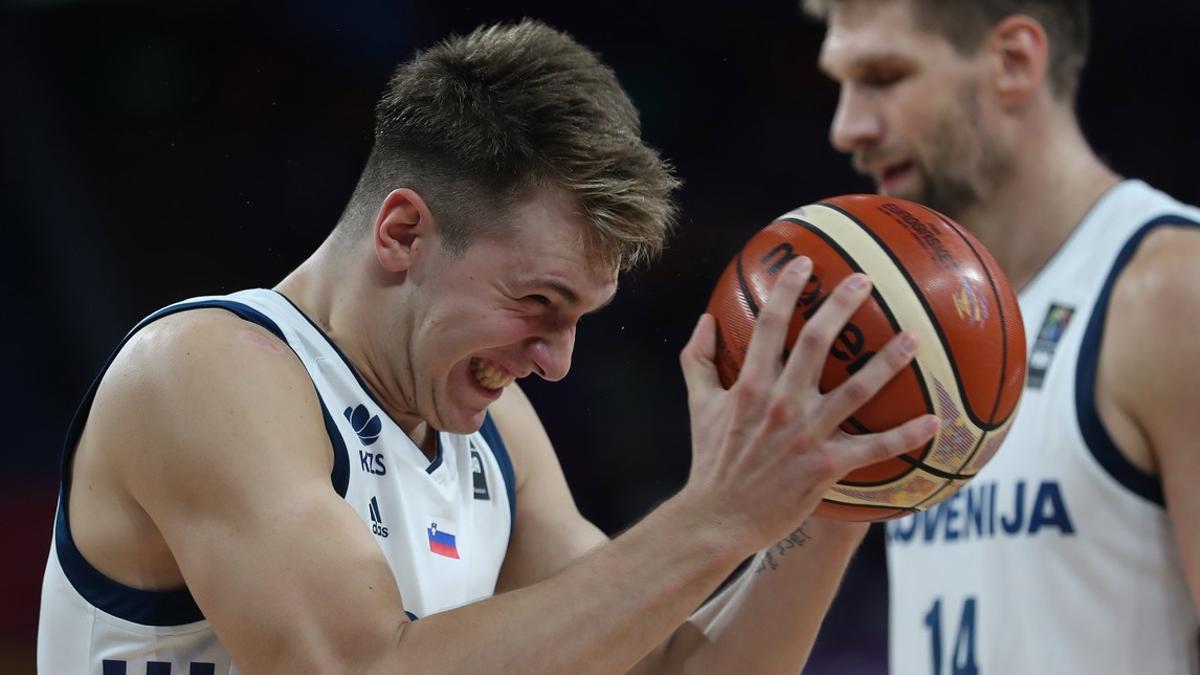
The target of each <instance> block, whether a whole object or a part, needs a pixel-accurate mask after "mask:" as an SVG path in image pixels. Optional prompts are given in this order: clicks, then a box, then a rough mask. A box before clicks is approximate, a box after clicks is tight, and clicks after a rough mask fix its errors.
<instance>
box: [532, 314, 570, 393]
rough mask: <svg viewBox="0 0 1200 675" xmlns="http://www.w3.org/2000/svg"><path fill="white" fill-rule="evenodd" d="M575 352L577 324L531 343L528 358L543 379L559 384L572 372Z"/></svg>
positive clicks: (539, 337) (534, 339)
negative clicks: (572, 355)
mask: <svg viewBox="0 0 1200 675" xmlns="http://www.w3.org/2000/svg"><path fill="white" fill-rule="evenodd" d="M574 351H575V324H570V325H568V326H562V327H559V328H557V329H556V330H553V331H550V332H547V333H545V334H543V335H540V336H538V337H535V338H533V339H532V340H530V341H529V347H528V356H529V359H530V361H532V362H533V369H534V372H536V373H537V374H538V375H539V376H540V377H541V378H542V379H544V380H549V381H551V382H557V381H559V380H561V379H563V378H564V377H566V376H567V372H568V371H570V370H571V354H572V352H574Z"/></svg>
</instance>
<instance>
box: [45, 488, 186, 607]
mask: <svg viewBox="0 0 1200 675" xmlns="http://www.w3.org/2000/svg"><path fill="white" fill-rule="evenodd" d="M54 546H55V551H56V553H57V554H58V564H59V565H61V566H62V569H63V573H64V574H65V575H66V577H67V579H68V580H69V581H70V582H71V585H72V586H74V587H75V590H76V591H78V592H79V594H80V595H81V596H83V598H84V599H85V600H87V601H88V602H89V603H90V604H91V605H92V606H94V607H97V608H99V609H101V610H103V611H105V612H107V613H109V614H111V615H113V616H116V617H120V618H122V619H125V620H126V621H133V622H134V623H140V624H143V625H146V626H179V625H183V624H188V623H195V622H197V621H203V620H204V613H203V612H201V611H200V607H198V606H197V605H196V601H195V599H194V598H192V594H191V592H189V591H188V590H187V588H181V589H176V590H172V591H144V590H141V589H137V588H130V587H129V586H126V585H124V584H122V583H120V582H117V581H113V580H112V579H109V578H108V577H106V576H104V574H103V573H102V572H100V571H99V570H97V569H96V568H95V567H92V564H91V563H89V562H88V561H87V559H86V558H84V557H83V554H82V553H80V552H79V549H78V548H76V546H75V540H74V539H72V538H71V528H70V527H69V525H68V523H67V500H66V499H65V498H64V497H63V496H62V493H61V492H60V493H59V500H58V516H57V518H56V519H55V523H54Z"/></svg>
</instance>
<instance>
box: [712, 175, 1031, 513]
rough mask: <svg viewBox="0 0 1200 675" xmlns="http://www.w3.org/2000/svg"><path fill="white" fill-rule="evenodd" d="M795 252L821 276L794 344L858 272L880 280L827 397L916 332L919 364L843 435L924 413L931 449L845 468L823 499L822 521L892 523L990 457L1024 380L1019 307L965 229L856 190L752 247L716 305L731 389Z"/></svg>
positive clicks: (854, 320)
mask: <svg viewBox="0 0 1200 675" xmlns="http://www.w3.org/2000/svg"><path fill="white" fill-rule="evenodd" d="M801 255H804V256H807V257H808V258H809V259H811V260H812V261H813V271H812V275H811V277H810V279H809V280H808V284H807V286H806V287H805V288H804V291H803V292H802V293H801V296H800V299H799V300H798V301H797V303H796V312H795V314H794V315H793V317H792V322H791V325H790V326H789V328H788V336H787V344H788V347H789V349H790V347H791V345H792V344H793V342H794V341H795V339H796V336H797V334H798V333H799V332H800V329H801V328H803V326H804V324H805V321H806V320H807V319H808V318H809V317H811V316H812V315H813V314H814V313H815V312H816V311H817V308H818V307H819V306H820V305H821V303H822V301H823V300H824V299H825V298H826V296H827V295H828V294H829V292H830V291H831V290H833V288H834V287H835V286H837V284H838V282H840V281H841V280H842V279H843V278H845V277H846V276H848V275H850V274H852V273H854V272H862V273H864V274H866V275H867V276H868V277H870V279H871V281H872V284H873V286H874V287H873V289H872V291H871V296H870V297H869V298H868V299H867V300H866V301H865V302H864V303H863V305H862V307H861V308H860V309H859V310H858V311H857V312H856V313H855V314H854V315H853V316H852V317H851V319H850V321H849V322H848V323H847V324H846V326H845V327H844V328H843V329H842V331H841V333H840V334H839V335H838V336H837V338H836V340H835V341H834V344H833V348H832V349H831V350H830V354H829V357H828V358H827V360H826V362H825V366H824V369H823V371H822V373H821V377H820V389H821V391H822V392H828V391H830V390H832V389H833V388H835V387H837V386H838V385H839V384H841V383H842V382H844V381H845V380H846V379H847V378H849V377H850V376H851V375H853V374H854V373H855V372H856V371H858V369H860V368H861V367H862V366H863V365H864V364H865V363H866V362H867V360H868V359H870V358H871V356H872V355H874V354H875V353H876V352H877V351H879V350H880V349H882V348H883V346H884V345H885V344H887V342H888V340H890V339H891V338H892V337H894V336H895V335H896V334H898V333H899V332H901V331H903V330H907V331H911V332H913V333H915V334H916V335H917V337H918V338H919V339H920V347H919V349H918V350H917V354H916V356H915V358H914V359H913V361H912V363H911V364H909V366H908V367H907V368H905V369H904V370H902V371H901V372H900V373H899V374H898V375H896V377H894V378H893V379H892V380H891V381H890V382H888V384H887V385H885V386H884V388H883V389H882V390H880V391H879V393H878V394H876V395H875V397H874V398H873V399H871V401H869V402H868V403H867V404H866V405H865V406H863V407H862V408H860V409H859V410H858V411H857V412H856V413H855V414H854V415H853V416H851V417H850V418H849V419H847V420H846V421H845V422H844V423H843V424H842V430H844V431H846V432H847V433H854V434H861V433H871V432H875V431H884V430H887V429H889V428H891V427H894V426H896V425H898V424H901V423H903V422H905V421H907V420H909V419H912V418H914V417H917V416H919V415H923V414H926V413H932V414H934V415H937V417H938V418H939V419H940V420H941V423H942V425H941V429H940V430H939V431H938V433H937V435H935V436H934V438H933V439H931V440H930V441H929V442H928V443H927V444H926V445H925V446H924V447H920V448H916V449H914V450H912V451H910V452H909V453H907V454H905V455H900V456H898V457H895V458H892V459H888V460H885V461H882V462H879V463H876V464H871V465H869V466H865V467H861V468H859V469H856V470H854V471H852V472H850V473H849V474H847V475H846V476H845V477H844V478H843V479H842V480H840V481H838V483H836V484H835V485H834V486H833V487H832V488H831V489H830V490H829V491H828V492H827V493H826V494H825V495H824V497H823V499H822V501H821V504H820V505H819V506H818V507H817V510H816V513H817V515H821V516H826V517H830V518H835V519H839V520H856V521H876V520H888V519H891V518H898V517H901V516H904V515H907V514H908V513H911V512H913V511H920V510H924V509H926V508H928V507H930V506H932V505H934V504H936V503H938V502H940V501H942V500H943V499H946V498H947V497H949V496H950V495H951V494H953V493H954V492H955V491H956V490H957V489H958V488H960V487H961V486H963V485H964V484H966V482H967V481H969V480H970V479H971V478H972V477H973V476H974V475H975V474H976V473H978V471H979V470H980V469H981V468H982V467H983V465H984V464H986V463H987V462H988V460H989V459H991V458H992V456H993V455H995V453H996V451H997V450H998V449H999V447H1000V443H1001V441H1003V440H1004V436H1005V434H1006V433H1007V431H1008V428H1009V425H1010V423H1011V422H1012V419H1013V413H1014V412H1015V411H1016V408H1017V403H1018V402H1019V400H1020V398H1021V392H1022V389H1023V387H1024V383H1025V331H1024V327H1023V325H1022V323H1021V312H1020V308H1019V306H1018V304H1017V298H1016V295H1015V294H1014V293H1013V290H1012V288H1011V287H1010V286H1009V284H1008V281H1007V279H1005V277H1004V274H1003V272H1001V271H1000V267H999V265H997V264H996V261H995V260H994V259H993V258H992V257H991V255H990V254H989V253H988V252H987V251H986V250H985V249H984V248H983V246H982V245H981V244H980V243H979V242H978V241H977V240H976V239H975V238H974V237H973V236H971V235H970V234H969V233H968V232H967V231H966V230H964V229H963V228H962V227H961V226H959V225H958V224H957V223H954V222H953V221H951V220H950V219H949V218H947V217H946V216H943V215H941V214H939V213H937V212H935V211H933V210H931V209H927V208H925V207H922V206H920V205H917V204H914V203H912V202H908V201H904V200H901V199H895V198H890V197H882V196H878V195H849V196H843V197H835V198H832V199H827V200H825V201H821V202H818V203H816V204H810V205H808V206H803V207H800V208H798V209H795V210H793V211H791V212H789V213H787V214H784V215H783V216H781V217H779V218H777V219H776V220H775V221H774V222H772V223H771V224H770V225H768V226H767V227H765V228H764V229H762V230H761V231H759V232H758V233H757V234H756V235H754V237H753V238H751V239H750V241H749V242H747V243H746V245H745V246H744V247H743V248H742V250H741V251H740V252H738V254H737V256H736V257H734V259H733V260H732V261H731V262H730V263H729V265H728V266H727V267H726V268H725V271H724V273H723V274H722V275H721V277H720V279H719V281H718V282H717V285H716V288H715V289H714V291H713V294H712V298H711V299H710V300H709V305H708V312H709V313H710V314H712V315H713V317H715V318H716V323H717V351H716V362H717V369H718V371H719V373H720V376H721V382H722V384H723V385H724V386H725V387H727V388H728V387H730V386H732V385H733V383H734V381H735V380H736V379H737V376H738V372H739V371H740V369H741V365H742V361H743V359H744V358H745V355H746V349H747V347H748V346H749V342H750V334H751V332H752V331H753V329H754V323H755V317H756V316H757V314H758V311H759V308H760V307H761V306H762V305H763V303H764V302H765V301H766V298H767V296H768V295H769V294H770V292H771V288H772V286H773V285H774V283H775V277H776V275H778V273H779V272H780V271H781V270H782V269H783V267H784V265H785V264H786V263H787V262H788V261H789V260H791V259H792V258H795V257H798V256H801Z"/></svg>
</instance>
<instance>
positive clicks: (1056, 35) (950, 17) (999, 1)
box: [802, 0, 1091, 99]
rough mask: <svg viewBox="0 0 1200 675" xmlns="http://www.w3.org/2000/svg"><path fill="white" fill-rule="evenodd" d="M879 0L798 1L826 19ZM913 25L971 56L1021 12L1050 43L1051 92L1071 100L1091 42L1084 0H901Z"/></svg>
mask: <svg viewBox="0 0 1200 675" xmlns="http://www.w3.org/2000/svg"><path fill="white" fill-rule="evenodd" d="M867 1H873V2H882V1H884V0H802V4H803V7H804V11H805V12H807V13H808V14H810V15H812V16H814V17H816V18H818V19H827V18H828V17H829V10H830V8H831V7H833V6H834V5H837V4H842V3H846V2H867ZM905 1H907V2H909V3H911V6H912V7H913V9H914V17H915V18H916V21H917V25H919V26H921V27H922V28H925V29H928V30H932V31H934V32H937V33H939V34H940V35H942V36H944V37H945V38H946V39H947V40H948V41H949V42H950V44H952V45H954V48H955V49H957V50H958V52H959V53H960V54H974V53H975V52H976V51H977V50H978V49H979V47H980V45H981V44H983V39H984V37H985V36H986V35H987V34H988V31H990V30H991V29H992V27H993V26H995V25H996V24H997V23H999V22H1000V21H1001V20H1002V19H1004V18H1005V17H1007V16H1011V15H1013V14H1025V15H1028V16H1031V17H1033V18H1034V19H1035V20H1037V22H1038V23H1040V24H1042V28H1043V29H1045V31H1046V35H1047V37H1048V39H1049V42H1050V63H1049V73H1050V76H1049V79H1050V90H1051V91H1052V92H1053V93H1054V94H1055V95H1056V96H1058V97H1059V98H1062V99H1074V98H1075V94H1076V93H1077V92H1078V91H1079V78H1080V75H1081V74H1082V72H1083V66H1084V64H1085V63H1086V62H1087V53H1088V45H1089V43H1090V41H1091V12H1090V8H1089V4H1088V0H905Z"/></svg>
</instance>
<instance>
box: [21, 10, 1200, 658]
mask: <svg viewBox="0 0 1200 675" xmlns="http://www.w3.org/2000/svg"><path fill="white" fill-rule="evenodd" d="M797 4H798V3H797V2H796V1H795V0H759V1H757V2H741V3H736V4H735V3H728V4H721V5H715V4H714V5H708V6H707V7H706V5H705V3H697V2H694V1H693V2H682V1H680V0H660V1H658V2H648V1H646V0H637V1H629V0H616V1H613V2H605V3H565V2H561V1H558V2H549V1H546V2H526V3H517V2H503V3H494V4H488V3H477V4H466V5H463V4H460V3H453V2H435V1H433V0H412V1H408V2H405V1H395V2H365V1H358V0H355V1H352V2H342V3H334V2H318V1H316V0H297V1H295V2H291V3H287V4H284V3H262V4H255V5H253V6H251V4H250V3H240V2H231V1H228V0H208V1H205V2H198V1H191V2H176V3H169V4H168V3H148V2H85V1H71V0H54V1H50V0H43V1H33V0H26V1H25V2H17V3H15V4H9V5H7V6H5V7H4V8H3V10H0V11H2V14H0V77H2V79H0V84H2V88H0V92H2V94H3V99H4V100H5V101H7V102H6V103H3V104H0V115H3V124H2V125H0V133H2V134H3V135H2V137H0V139H2V147H3V189H2V190H0V195H2V199H3V210H0V275H2V276H0V280H2V282H0V294H2V295H0V300H2V301H3V307H4V308H6V316H7V317H8V318H7V319H5V320H4V325H6V326H8V328H7V329H5V330H3V331H2V332H0V336H2V337H0V340H2V342H0V346H2V349H3V351H2V352H0V353H2V354H3V360H4V370H3V373H4V381H5V383H6V385H7V386H6V387H5V392H4V395H3V399H0V401H2V403H3V405H2V406H0V411H2V412H0V415H3V417H2V418H0V427H2V428H3V429H5V430H6V431H5V434H4V437H5V439H6V440H5V441H4V445H3V451H2V452H0V532H3V533H4V534H3V535H0V536H2V537H3V538H2V539H0V547H2V548H3V553H2V554H0V672H3V673H26V672H33V668H34V666H33V653H34V643H35V636H36V628H37V608H38V595H39V590H40V583H41V574H42V568H43V565H44V564H45V558H46V554H47V551H48V545H49V538H50V530H51V523H52V517H53V506H54V499H55V491H56V482H57V478H58V472H59V470H58V459H59V453H60V450H61V448H60V445H61V438H62V436H63V433H64V431H65V428H66V426H67V423H68V421H69V418H70V416H71V414H72V413H73V411H74V407H75V406H76V404H77V403H78V400H79V398H80V396H81V395H82V393H83V391H84V389H85V388H86V385H87V384H88V382H89V381H90V379H91V378H92V377H93V375H94V373H95V371H96V369H97V368H98V367H99V366H100V365H101V364H102V362H103V360H104V359H105V357H106V356H107V354H108V353H109V350H110V349H111V348H112V346H113V345H114V344H115V343H116V342H117V341H118V340H119V339H120V338H121V336H122V335H123V334H124V332H125V331H126V330H127V329H128V328H129V327H130V326H131V325H132V324H133V323H134V322H136V321H137V320H138V319H140V318H141V317H142V316H144V315H146V314H147V313H149V312H151V311H153V310H154V309H156V308H158V307H160V306H162V305H165V304H168V303H170V302H173V301H176V300H179V299H183V298H186V297H189V296H193V295H199V294H209V293H223V292H229V291H234V290H238V289H240V288H244V287H252V286H271V285H274V284H275V283H276V282H277V281H278V280H279V279H280V278H282V277H283V276H284V274H285V273H286V272H288V271H289V270H290V269H291V268H292V267H294V266H295V265H297V264H298V263H299V262H300V261H302V260H303V259H304V258H305V257H306V256H307V254H308V253H309V252H310V251H311V250H312V249H313V248H314V247H316V246H317V245H318V244H319V243H320V241H321V240H322V239H323V238H324V237H325V235H326V233H327V231H328V230H329V228H330V227H331V226H332V225H333V223H334V222H335V221H336V219H337V217H338V215H339V214H340V212H341V209H342V207H343V205H344V203H345V201H346V199H347V197H348V196H349V194H350V191H351V188H352V187H353V184H354V182H355V180H356V178H357V176H358V171H359V169H360V166H361V164H362V162H363V160H364V159H365V157H366V154H367V151H368V149H369V142H370V138H371V122H372V105H373V103H374V100H375V98H376V97H377V95H378V94H379V92H380V90H381V87H382V86H383V84H384V82H385V80H386V79H387V77H388V75H389V73H390V70H391V68H392V67H393V65H394V64H395V63H397V62H398V61H401V60H404V59H407V58H408V57H410V56H411V55H412V53H413V51H414V50H415V49H417V48H420V47H425V46H429V45H431V44H432V43H434V42H435V41H437V40H439V39H441V38H442V37H444V36H446V35H447V34H449V33H451V32H458V33H464V32H467V31H469V30H470V29H471V28H473V27H474V26H476V25H478V24H480V23H484V22H494V21H502V20H513V19H518V18H520V17H522V16H531V17H537V18H540V19H543V20H545V21H547V22H548V23H550V24H552V25H554V26H557V27H559V28H562V29H565V30H567V31H569V32H571V33H572V34H574V35H575V36H576V37H577V38H578V39H579V40H580V41H582V42H583V43H585V44H587V45H589V46H591V47H593V48H594V49H596V50H598V51H599V52H600V53H601V55H602V56H603V57H604V58H605V60H606V61H607V62H608V63H609V64H610V65H611V66H612V67H613V68H614V69H615V70H616V72H617V74H618V76H619V78H620V80H621V81H622V83H623V84H624V85H625V87H626V88H627V90H628V91H629V93H630V95H631V96H632V98H633V99H634V101H635V103H636V104H637V105H638V106H639V108H640V109H641V111H642V116H643V123H644V129H645V136H646V138H647V139H648V140H649V141H650V142H651V143H652V144H653V145H655V146H656V147H658V148H660V149H661V150H662V152H663V153H664V154H665V155H666V156H667V157H669V158H670V159H671V160H672V161H673V162H674V163H675V165H676V166H677V168H678V172H679V175H680V176H681V177H682V178H683V179H684V181H685V187H684V189H683V191H682V193H681V195H680V198H681V202H682V206H683V218H682V228H681V230H680V233H679V235H678V237H677V238H676V239H675V240H674V241H673V243H672V245H671V247H670V248H669V250H668V251H667V252H666V254H665V256H664V257H663V259H662V260H661V261H659V262H658V263H657V264H656V265H654V266H653V267H651V268H650V269H649V270H647V271H643V272H640V273H636V274H634V275H632V276H630V277H628V278H626V279H625V280H624V282H623V288H622V291H621V293H620V294H619V296H618V298H617V300H616V302H615V303H614V304H613V305H612V306H611V307H610V308H608V309H606V310H605V311H604V312H602V313H600V314H599V315H596V316H594V317H590V318H588V319H587V320H586V321H585V323H584V327H583V328H582V329H581V331H580V334H579V339H578V343H577V348H576V357H575V365H574V370H573V372H572V374H571V376H570V377H569V378H568V379H567V380H566V381H565V382H563V383H560V384H554V385H545V384H539V383H536V382H530V383H529V384H528V385H527V387H526V389H527V391H528V392H529V395H530V397H531V398H532V399H533V400H534V402H535V404H537V405H538V407H539V409H540V410H541V413H542V416H543V419H544V420H545V423H546V426H547V428H548V429H549V432H550V435H551V438H552V439H554V441H555V443H556V446H557V448H558V450H559V453H560V455H561V458H562V463H563V466H564V469H565V471H566V475H567V478H568V480H569V482H570V483H571V486H572V488H573V489H574V492H575V495H576V498H577V500H578V502H579V506H580V508H581V509H582V511H583V513H584V514H585V515H587V516H588V517H590V518H591V519H593V520H594V521H595V522H596V523H597V524H599V525H600V527H602V528H603V529H604V530H605V531H607V532H610V533H616V532H618V531H620V530H621V529H623V528H625V527H627V526H628V525H629V524H631V523H632V522H633V521H635V520H636V519H638V518H639V517H640V516H641V515H642V514H644V513H645V512H646V511H647V510H648V509H650V508H652V507H653V506H654V505H655V504H656V503H657V502H658V501H660V500H662V499H663V498H665V497H666V496H668V495H669V494H671V493H672V492H673V491H675V490H676V489H678V488H679V487H680V485H681V484H682V482H683V480H684V478H685V476H686V472H687V465H688V454H689V449H688V446H687V436H686V430H687V418H686V410H685V400H684V388H683V384H682V380H681V378H680V376H679V374H678V367H677V361H676V358H677V353H678V351H679V349H680V348H681V346H682V345H683V343H684V341H685V339H686V337H687V335H688V333H689V331H690V329H691V327H692V325H693V322H694V320H695V318H696V316H697V315H698V313H699V312H700V311H702V310H703V308H704V305H705V303H706V301H707V296H708V291H709V289H710V287H711V284H712V283H713V282H714V281H715V279H716V277H717V275H718V274H719V272H720V271H721V269H722V268H723V266H724V264H725V263H726V262H727V260H728V259H729V258H730V256H731V255H732V254H733V252H734V251H735V250H736V249H737V247H738V246H739V245H740V244H741V242H743V241H744V240H745V239H746V238H748V237H749V236H750V234H751V233H753V232H754V231H755V230H756V229H757V228H759V227H761V226H763V225H765V224H766V223H767V222H768V221H770V220H771V218H772V217H774V216H776V215H778V214H780V213H782V212H784V211H785V210H788V209H789V208H791V207H793V206H797V205H800V204H803V203H807V202H810V201H813V200H816V199H819V198H821V197H824V196H829V195H832V194H839V193H845V192H854V191H869V190H870V187H871V186H870V185H869V184H868V183H867V182H865V181H864V180H863V179H861V178H860V177H857V176H855V175H854V174H853V173H852V172H851V171H850V169H849V167H848V164H847V162H846V160H845V159H844V158H842V157H840V156H839V155H837V154H836V153H834V152H833V151H832V150H831V149H830V148H829V146H828V143H827V140H826V138H827V133H826V130H827V127H828V121H829V118H830V115H831V114H832V111H833V108H834V104H835V95H836V91H835V89H834V87H833V86H832V85H831V84H830V83H829V82H827V81H826V80H825V79H823V77H822V76H821V75H820V74H819V73H818V71H817V70H816V68H815V67H814V61H815V58H816V54H817V50H818V47H819V42H820V38H821V34H822V29H821V27H820V26H817V25H815V24H812V23H809V22H808V21H806V20H805V19H804V18H803V17H802V16H801V14H800V12H799V10H798V8H797ZM1094 4H1095V17H1094V18H1095V21H1094V25H1095V42H1094V49H1093V56H1092V60H1091V65H1090V66H1089V70H1088V72H1087V75H1086V78H1085V82H1084V85H1083V90H1082V100H1081V110H1082V118H1083V121H1084V128H1085V131H1086V132H1087V134H1088V136H1089V138H1090V139H1091V140H1092V141H1093V142H1094V144H1095V145H1096V146H1097V147H1098V148H1099V149H1100V150H1101V152H1102V154H1103V156H1105V157H1106V158H1107V159H1108V160H1109V161H1110V162H1111V164H1112V165H1113V166H1114V167H1115V168H1116V169H1117V170H1118V171H1120V172H1122V173H1125V174H1127V175H1135V176H1139V177H1143V178H1145V179H1146V180H1148V181H1149V182H1151V183H1152V184H1154V185H1156V186H1158V187H1161V188H1164V189H1166V190H1168V191H1169V192H1171V193H1173V194H1174V195H1175V196H1177V197H1179V198H1181V199H1184V200H1185V201H1189V202H1192V203H1200V185H1198V184H1197V181H1196V174H1195V171H1194V169H1193V163H1194V159H1195V158H1196V157H1197V156H1198V155H1200V133H1197V131H1196V130H1195V129H1194V125H1195V120H1196V119H1197V116H1196V111H1195V110H1194V109H1193V108H1192V105H1191V101H1192V100H1193V98H1192V94H1193V91H1192V90H1193V89H1194V87H1195V85H1196V73H1197V72H1200V57H1198V56H1197V52H1196V49H1195V41H1196V38H1195V35H1196V31H1197V29H1200V2H1197V1H1196V0H1157V1H1156V2H1143V3H1129V2H1126V1H1123V0H1104V1H1100V2H1096V3H1094ZM886 603H887V598H886V580H885V577H884V570H883V554H882V545H881V537H880V533H879V532H877V531H876V532H873V533H872V535H871V537H870V538H869V539H868V541H867V543H866V544H865V545H864V547H863V549H862V551H861V552H860V553H859V555H858V556H857V558H856V559H855V562H854V563H853V565H852V568H851V571H850V573H849V576H848V579H847V582H846V584H845V587H844V588H843V591H842V593H841V595H840V596H839V599H838V601H837V604H836V605H835V607H834V610H833V611H832V613H831V614H830V617H829V619H828V621H827V623H826V628H825V630H824V631H823V633H822V635H821V638H820V641H819V643H818V647H817V650H816V653H815V654H814V656H813V659H812V662H811V664H810V666H809V667H808V669H807V670H806V671H805V672H806V673H812V674H817V673H822V674H825V673H871V674H875V673H883V672H885V659H886V636H885V630H886V626H885V624H886Z"/></svg>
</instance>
